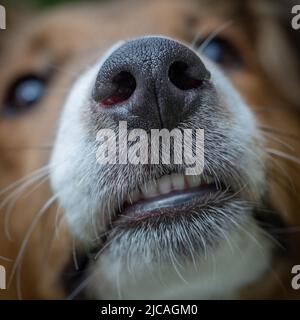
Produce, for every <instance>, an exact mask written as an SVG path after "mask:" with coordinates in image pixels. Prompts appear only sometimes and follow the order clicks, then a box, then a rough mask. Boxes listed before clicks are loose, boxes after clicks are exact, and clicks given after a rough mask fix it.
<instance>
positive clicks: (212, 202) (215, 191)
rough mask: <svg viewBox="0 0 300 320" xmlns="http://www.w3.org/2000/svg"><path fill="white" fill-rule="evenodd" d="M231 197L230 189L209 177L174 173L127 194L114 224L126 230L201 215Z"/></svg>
mask: <svg viewBox="0 0 300 320" xmlns="http://www.w3.org/2000/svg"><path fill="white" fill-rule="evenodd" d="M231 196H233V191H232V188H231V187H229V186H226V185H225V184H223V183H221V182H220V181H216V180H215V179H214V178H213V177H211V176H204V175H203V176H202V175H197V176H186V175H184V174H178V173H173V174H169V175H164V176H162V177H160V178H159V179H156V180H152V181H150V182H148V183H146V184H144V185H143V186H142V187H139V188H136V189H135V190H134V191H133V192H130V193H129V194H128V196H127V199H126V200H125V202H124V204H123V206H122V207H121V209H120V210H119V211H118V213H117V216H116V219H115V221H117V222H118V223H119V224H120V223H121V224H123V225H124V224H125V225H127V226H134V225H138V224H139V223H143V222H145V221H147V220H148V221H149V220H151V219H152V220H156V221H159V220H161V221H165V218H166V217H169V218H170V217H171V218H172V217H176V216H184V215H187V214H189V213H191V214H201V211H202V210H204V209H205V208H207V207H212V206H216V205H220V204H221V203H224V202H226V201H227V200H228V201H229V200H230V198H231Z"/></svg>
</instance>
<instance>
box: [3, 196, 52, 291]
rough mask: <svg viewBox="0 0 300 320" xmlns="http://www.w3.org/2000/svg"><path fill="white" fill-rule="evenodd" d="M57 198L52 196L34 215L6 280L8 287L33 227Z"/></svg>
mask: <svg viewBox="0 0 300 320" xmlns="http://www.w3.org/2000/svg"><path fill="white" fill-rule="evenodd" d="M57 198H58V194H56V195H53V196H52V197H51V198H50V199H49V200H48V201H47V202H46V203H45V204H44V206H43V207H42V208H41V209H40V210H39V211H38V213H37V214H36V215H35V217H34V219H33V220H32V222H31V224H30V226H29V228H28V230H27V232H26V234H25V237H24V239H23V241H22V244H21V246H20V249H19V252H18V254H17V257H16V259H15V262H14V265H13V267H12V271H11V274H10V277H9V280H8V287H9V286H10V285H11V283H12V280H13V277H14V275H15V272H16V270H17V268H18V265H19V264H20V261H21V260H22V258H23V254H24V252H25V249H26V247H27V244H28V242H29V239H30V237H31V235H32V233H33V231H34V229H35V227H36V226H37V224H38V222H39V221H40V219H41V218H42V217H43V215H44V214H45V213H46V212H47V210H48V209H49V208H50V207H51V205H52V204H53V203H54V202H55V201H56V200H57Z"/></svg>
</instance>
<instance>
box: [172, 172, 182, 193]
mask: <svg viewBox="0 0 300 320" xmlns="http://www.w3.org/2000/svg"><path fill="white" fill-rule="evenodd" d="M171 181H172V186H173V189H174V190H183V189H184V187H185V180H184V176H183V175H182V174H172V175H171Z"/></svg>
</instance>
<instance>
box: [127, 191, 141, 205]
mask: <svg viewBox="0 0 300 320" xmlns="http://www.w3.org/2000/svg"><path fill="white" fill-rule="evenodd" d="M140 199H141V193H140V192H139V191H138V190H135V191H133V192H131V193H130V194H129V195H128V197H127V202H128V203H131V204H133V203H135V202H137V201H139V200H140Z"/></svg>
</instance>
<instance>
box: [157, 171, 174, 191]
mask: <svg viewBox="0 0 300 320" xmlns="http://www.w3.org/2000/svg"><path fill="white" fill-rule="evenodd" d="M157 184H158V189H159V192H160V193H162V194H165V193H168V192H170V191H171V190H172V185H171V178H170V176H169V175H167V176H163V177H162V178H161V179H159V180H158V181H157Z"/></svg>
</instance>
